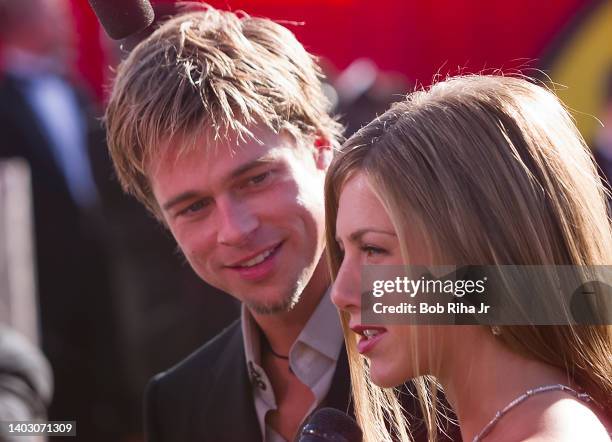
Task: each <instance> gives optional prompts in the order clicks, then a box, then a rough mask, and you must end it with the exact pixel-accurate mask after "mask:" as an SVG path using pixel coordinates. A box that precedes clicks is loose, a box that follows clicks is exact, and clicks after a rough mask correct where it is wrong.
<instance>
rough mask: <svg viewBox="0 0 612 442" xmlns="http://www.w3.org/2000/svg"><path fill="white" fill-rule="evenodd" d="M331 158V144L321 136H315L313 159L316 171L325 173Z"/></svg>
mask: <svg viewBox="0 0 612 442" xmlns="http://www.w3.org/2000/svg"><path fill="white" fill-rule="evenodd" d="M332 158H333V152H332V148H331V143H330V142H329V140H328V139H327V138H325V137H324V136H323V135H317V137H316V138H315V140H314V159H315V164H316V165H317V169H319V170H323V171H326V170H327V168H328V167H329V165H330V163H331V160H332Z"/></svg>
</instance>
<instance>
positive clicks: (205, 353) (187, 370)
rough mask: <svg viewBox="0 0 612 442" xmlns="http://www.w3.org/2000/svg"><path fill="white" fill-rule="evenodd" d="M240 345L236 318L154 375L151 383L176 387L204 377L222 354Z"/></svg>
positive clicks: (215, 365) (213, 368)
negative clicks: (182, 357)
mask: <svg viewBox="0 0 612 442" xmlns="http://www.w3.org/2000/svg"><path fill="white" fill-rule="evenodd" d="M239 345H240V346H239ZM241 345H242V330H241V328H240V320H236V321H234V322H233V323H232V324H230V325H229V326H227V327H226V328H225V329H223V331H221V332H220V333H219V334H218V335H216V336H215V337H214V338H212V339H211V340H210V341H208V342H207V343H206V344H204V345H202V346H201V347H200V348H198V349H197V350H196V351H194V352H193V353H191V354H190V355H189V356H187V357H186V358H185V359H183V360H182V361H181V362H179V363H178V364H176V365H175V366H174V367H172V368H170V369H168V370H166V371H164V372H162V373H159V374H157V375H155V376H154V377H153V378H152V379H151V383H171V384H173V385H174V386H177V387H178V386H180V384H182V383H184V382H187V383H190V381H192V380H193V379H194V378H196V377H197V378H200V379H202V378H205V375H206V374H207V373H208V374H210V373H211V372H215V371H216V370H215V369H216V367H217V366H218V365H219V364H220V363H222V362H224V361H225V360H226V359H227V358H224V357H223V356H225V355H229V356H232V355H236V351H237V349H242V347H241ZM191 385H192V384H191Z"/></svg>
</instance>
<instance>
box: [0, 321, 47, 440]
mask: <svg viewBox="0 0 612 442" xmlns="http://www.w3.org/2000/svg"><path fill="white" fill-rule="evenodd" d="M52 391H53V379H52V375H51V367H50V366H49V363H48V362H47V360H46V359H45V357H44V355H43V354H42V353H41V352H40V351H39V350H38V348H36V347H35V346H34V345H32V344H31V343H30V342H29V341H28V340H27V339H26V338H25V337H24V336H22V335H21V334H19V333H17V332H16V331H14V330H12V329H11V328H9V327H6V326H4V325H3V324H0V422H7V421H31V420H42V421H44V420H46V419H47V406H48V405H49V402H50V401H51V396H52ZM35 440H42V438H38V439H36V438H34V437H23V436H11V435H9V434H6V433H2V432H0V442H20V441H22V442H26V441H35Z"/></svg>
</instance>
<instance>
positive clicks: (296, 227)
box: [149, 129, 326, 313]
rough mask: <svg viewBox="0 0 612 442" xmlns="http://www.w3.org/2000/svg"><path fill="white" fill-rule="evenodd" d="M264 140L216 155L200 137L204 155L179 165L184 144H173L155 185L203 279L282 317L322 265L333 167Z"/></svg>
mask: <svg viewBox="0 0 612 442" xmlns="http://www.w3.org/2000/svg"><path fill="white" fill-rule="evenodd" d="M257 135H258V138H259V139H260V140H261V141H262V142H263V144H259V143H257V142H255V141H247V142H244V143H241V144H240V145H235V144H229V143H228V144H223V143H221V144H220V145H219V146H217V147H216V148H211V149H206V146H205V144H204V143H205V138H204V137H202V138H200V139H199V142H201V144H200V145H201V146H202V148H201V149H200V148H199V147H198V148H195V149H192V150H190V151H188V152H187V153H184V154H182V155H176V153H175V151H176V150H177V149H176V148H177V147H179V143H181V142H184V140H183V139H182V138H180V137H175V138H173V139H172V140H170V141H168V142H166V143H165V145H164V146H161V147H162V148H163V150H162V151H163V152H166V153H165V154H163V155H161V156H160V157H159V158H156V159H155V160H154V161H152V162H151V165H150V167H149V177H150V181H151V185H152V188H153V193H154V195H155V198H156V200H157V202H158V204H159V206H160V207H161V208H162V214H163V217H164V219H165V221H166V223H167V225H168V226H169V228H170V230H171V232H172V234H173V235H174V237H175V239H176V241H177V242H178V244H179V246H180V248H181V250H182V251H183V253H184V255H185V256H186V258H187V260H188V261H189V263H190V264H191V266H192V267H193V269H194V270H195V271H196V273H197V274H198V275H199V276H200V277H201V278H202V279H203V280H205V281H206V282H208V283H209V284H211V285H213V286H215V287H217V288H219V289H221V290H223V291H225V292H227V293H229V294H231V295H233V296H235V297H236V298H238V299H239V300H241V301H243V302H244V303H246V305H247V306H248V307H249V308H251V309H252V310H253V311H255V312H258V313H276V312H281V311H287V310H289V309H290V308H292V307H293V305H295V303H296V302H297V301H298V299H299V296H300V295H301V293H302V291H303V290H304V288H305V287H306V285H307V284H308V282H309V281H310V280H311V278H312V276H313V273H314V272H315V268H316V267H317V263H318V262H319V259H320V258H321V254H322V252H323V247H324V237H323V235H324V213H325V211H324V204H323V181H324V176H325V169H326V164H325V162H324V161H319V160H320V158H319V156H320V155H322V153H321V152H320V151H317V150H316V149H315V148H313V147H311V146H308V147H305V146H297V145H296V142H295V141H294V140H293V138H291V137H290V136H288V135H283V134H281V135H276V134H274V133H272V132H271V131H268V130H263V129H262V130H259V131H258V132H257ZM200 140H201V141H200ZM321 267H322V268H323V271H324V267H323V266H321ZM318 271H321V268H320V269H319V270H318Z"/></svg>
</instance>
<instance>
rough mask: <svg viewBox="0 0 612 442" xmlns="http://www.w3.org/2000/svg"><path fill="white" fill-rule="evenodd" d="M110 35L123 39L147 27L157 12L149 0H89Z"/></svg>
mask: <svg viewBox="0 0 612 442" xmlns="http://www.w3.org/2000/svg"><path fill="white" fill-rule="evenodd" d="M89 4H90V5H91V7H92V9H93V10H94V12H95V13H96V15H97V16H98V20H100V23H101V24H102V26H103V27H104V30H105V31H106V33H107V34H108V36H109V37H110V38H112V39H114V40H122V39H124V38H126V37H129V36H130V35H133V34H136V33H138V32H140V31H142V30H143V29H145V28H147V27H148V26H149V25H150V24H151V23H153V19H154V18H155V13H154V12H153V8H152V7H151V3H149V0H89Z"/></svg>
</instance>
